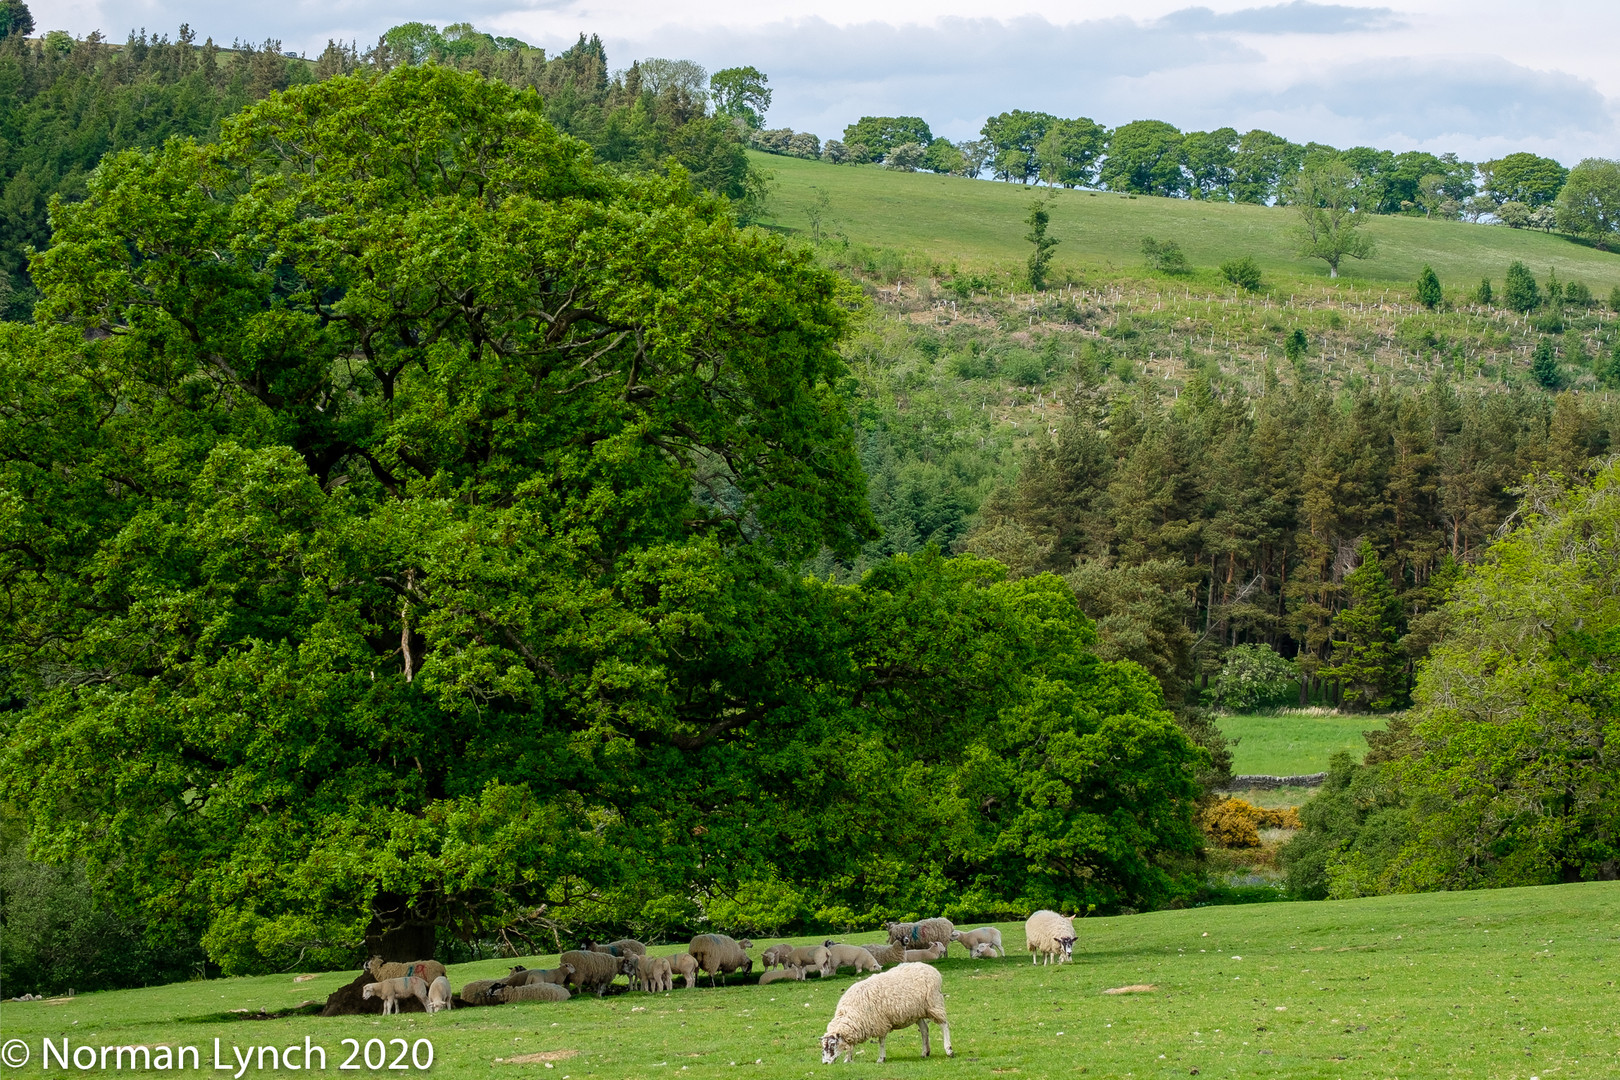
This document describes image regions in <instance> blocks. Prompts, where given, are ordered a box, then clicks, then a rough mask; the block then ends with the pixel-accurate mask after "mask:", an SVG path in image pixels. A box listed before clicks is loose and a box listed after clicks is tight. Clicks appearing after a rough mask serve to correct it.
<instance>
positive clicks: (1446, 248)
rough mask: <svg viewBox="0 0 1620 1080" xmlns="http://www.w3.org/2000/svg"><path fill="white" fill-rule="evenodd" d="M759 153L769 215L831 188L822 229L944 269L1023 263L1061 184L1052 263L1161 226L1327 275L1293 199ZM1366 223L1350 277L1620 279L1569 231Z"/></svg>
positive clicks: (1159, 234) (1092, 259)
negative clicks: (1037, 185)
mask: <svg viewBox="0 0 1620 1080" xmlns="http://www.w3.org/2000/svg"><path fill="white" fill-rule="evenodd" d="M753 160H754V163H755V165H756V166H757V167H759V168H761V169H764V170H766V171H768V172H770V173H771V174H772V176H773V178H774V183H775V189H774V191H773V193H772V195H771V200H770V204H769V207H768V214H767V216H766V218H765V219H764V223H765V224H768V225H772V226H775V227H778V228H784V229H792V230H796V231H808V230H809V229H810V218H809V216H807V214H806V210H807V208H810V207H813V206H815V205H816V203H817V200H818V196H820V195H822V194H825V196H826V198H827V203H826V209H825V211H824V217H823V220H822V224H821V228H822V229H823V231H827V232H842V233H844V234H845V235H847V236H849V237H850V238H851V239H855V240H859V241H861V242H864V243H869V244H876V245H880V246H884V247H890V248H895V249H899V250H902V251H905V252H909V253H913V254H916V255H918V256H922V257H925V258H927V259H930V260H933V261H934V262H937V263H938V264H940V266H941V267H944V268H949V267H950V266H951V265H952V264H955V265H956V266H958V267H960V268H961V269H963V270H968V269H983V268H992V267H1000V266H1003V265H1011V264H1021V263H1022V262H1023V260H1024V258H1025V256H1026V255H1027V254H1028V250H1029V245H1028V244H1027V243H1026V242H1025V240H1024V234H1025V233H1026V232H1027V231H1028V226H1027V225H1025V224H1024V221H1023V219H1024V217H1025V216H1026V215H1027V214H1028V213H1029V203H1030V200H1031V199H1032V198H1034V197H1035V196H1036V195H1037V194H1051V196H1052V198H1053V207H1052V224H1051V229H1050V232H1051V235H1053V236H1055V237H1057V238H1058V239H1059V240H1060V241H1061V244H1060V246H1059V247H1058V248H1057V253H1056V259H1055V262H1054V267H1055V268H1056V269H1057V270H1058V272H1059V273H1062V272H1063V271H1064V270H1065V269H1068V270H1071V271H1080V270H1087V269H1095V268H1106V267H1110V266H1112V267H1114V268H1126V267H1131V268H1134V267H1138V266H1140V265H1141V263H1142V238H1143V237H1144V236H1153V237H1156V238H1158V239H1160V240H1175V241H1177V242H1178V243H1179V244H1180V245H1181V247H1182V249H1183V250H1184V251H1185V252H1186V253H1187V256H1188V258H1189V259H1190V260H1191V261H1192V263H1193V264H1194V265H1195V266H1205V267H1209V266H1215V265H1217V264H1219V263H1221V262H1223V261H1225V260H1227V259H1231V258H1235V257H1237V256H1241V255H1251V256H1253V257H1254V259H1255V261H1256V262H1258V263H1259V264H1260V265H1261V267H1262V268H1264V269H1265V270H1266V271H1268V272H1269V273H1270V274H1272V275H1274V276H1279V277H1283V278H1287V279H1300V280H1315V279H1326V277H1327V268H1326V266H1325V264H1323V263H1321V262H1320V261H1313V260H1306V259H1301V258H1298V257H1297V256H1295V255H1294V254H1293V252H1292V249H1291V245H1290V243H1289V241H1288V237H1287V235H1286V231H1287V229H1288V228H1289V226H1291V225H1292V224H1293V218H1292V216H1291V215H1290V214H1289V212H1288V211H1287V210H1286V209H1278V208H1274V207H1265V206H1249V205H1233V204H1227V203H1202V202H1192V201H1189V200H1185V199H1163V198H1155V197H1150V196H1145V195H1144V196H1140V197H1137V196H1122V195H1118V194H1113V193H1108V192H1083V191H1065V190H1062V189H1056V190H1049V189H1046V188H1041V189H1038V190H1037V189H1032V188H1028V187H1025V186H1023V185H1019V184H1002V183H994V182H990V181H984V180H967V179H963V178H961V177H956V176H936V175H934V174H932V173H901V172H893V171H890V170H888V169H884V168H882V167H880V166H875V165H869V166H859V167H852V166H847V165H844V166H839V165H828V164H824V163H822V162H816V161H805V160H802V159H800V158H789V157H777V156H774V155H768V154H755V155H753ZM1366 230H1367V232H1368V234H1369V235H1370V236H1372V237H1373V238H1374V239H1375V240H1376V241H1377V244H1378V252H1377V255H1376V256H1375V257H1374V258H1372V259H1369V260H1366V261H1364V262H1356V261H1354V260H1346V264H1345V266H1344V267H1343V268H1342V269H1341V274H1342V275H1343V276H1344V277H1345V278H1347V279H1349V280H1350V281H1360V282H1363V283H1374V282H1377V283H1391V284H1399V285H1403V286H1406V287H1410V285H1411V283H1412V282H1414V281H1416V279H1417V275H1418V272H1419V271H1420V270H1421V269H1422V268H1423V265H1424V264H1425V263H1428V264H1430V265H1432V266H1433V267H1434V269H1435V272H1436V273H1437V274H1439V275H1440V279H1441V281H1442V282H1443V283H1444V284H1445V285H1446V286H1447V288H1448V289H1452V288H1455V289H1463V288H1468V289H1472V288H1473V287H1474V286H1476V285H1478V284H1479V280H1480V278H1481V277H1484V276H1487V275H1488V276H1490V277H1491V278H1492V279H1493V280H1494V282H1495V284H1496V287H1497V288H1498V289H1500V287H1501V283H1502V273H1503V271H1504V270H1505V269H1506V268H1507V265H1508V263H1509V262H1511V261H1513V260H1514V259H1520V260H1522V261H1523V262H1524V263H1525V264H1526V265H1527V266H1529V267H1530V268H1531V269H1532V270H1533V271H1534V272H1535V273H1536V275H1537V276H1538V277H1542V276H1545V275H1546V274H1547V272H1548V270H1549V269H1552V270H1556V271H1557V273H1558V277H1559V278H1560V279H1561V280H1564V281H1568V280H1570V279H1572V278H1573V279H1576V280H1580V281H1582V282H1584V283H1585V284H1586V285H1587V286H1588V287H1590V288H1591V289H1592V291H1593V292H1594V293H1595V294H1598V295H1600V296H1605V297H1606V296H1607V295H1608V293H1609V290H1610V289H1611V288H1613V287H1614V286H1616V285H1620V254H1617V253H1615V252H1602V251H1597V250H1596V249H1594V248H1591V247H1588V246H1585V245H1583V244H1579V243H1576V242H1574V241H1571V240H1569V239H1566V238H1564V237H1561V236H1553V235H1549V234H1547V233H1542V232H1533V231H1531V230H1528V229H1507V228H1500V227H1486V226H1480V225H1470V224H1466V223H1463V222H1454V221H1428V220H1425V219H1422V218H1411V217H1374V218H1372V219H1371V220H1370V221H1369V222H1368V224H1367V226H1366Z"/></svg>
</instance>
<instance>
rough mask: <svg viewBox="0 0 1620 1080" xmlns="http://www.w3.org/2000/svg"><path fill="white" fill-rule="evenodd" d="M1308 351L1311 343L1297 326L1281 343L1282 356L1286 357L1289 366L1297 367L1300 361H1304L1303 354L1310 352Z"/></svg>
mask: <svg viewBox="0 0 1620 1080" xmlns="http://www.w3.org/2000/svg"><path fill="white" fill-rule="evenodd" d="M1310 349H1311V343H1310V341H1309V340H1307V339H1306V337H1305V331H1303V330H1301V329H1300V328H1299V327H1297V326H1296V327H1294V329H1293V331H1292V332H1290V333H1289V335H1288V337H1287V338H1286V339H1285V340H1284V341H1283V355H1284V356H1286V357H1288V362H1289V363H1291V364H1295V365H1298V364H1299V362H1300V361H1301V360H1303V359H1305V354H1306V353H1308V352H1310Z"/></svg>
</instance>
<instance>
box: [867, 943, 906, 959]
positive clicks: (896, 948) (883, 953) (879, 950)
mask: <svg viewBox="0 0 1620 1080" xmlns="http://www.w3.org/2000/svg"><path fill="white" fill-rule="evenodd" d="M861 948H863V949H865V950H866V951H867V952H869V953H871V954H872V959H874V960H876V961H877V962H878V963H880V964H903V963H905V962H906V947H905V946H904V945H895V944H892V943H891V944H888V945H862V946H861Z"/></svg>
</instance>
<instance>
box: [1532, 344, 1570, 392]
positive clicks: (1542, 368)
mask: <svg viewBox="0 0 1620 1080" xmlns="http://www.w3.org/2000/svg"><path fill="white" fill-rule="evenodd" d="M1530 377H1531V378H1532V379H1534V380H1536V385H1537V386H1539V387H1541V388H1542V389H1543V390H1557V389H1558V387H1559V385H1560V384H1561V383H1562V382H1563V376H1562V375H1561V374H1560V373H1559V371H1558V357H1557V354H1556V353H1554V351H1553V343H1552V342H1551V341H1550V340H1548V339H1547V338H1542V339H1541V340H1540V341H1538V342H1536V350H1535V353H1534V354H1533V355H1532V356H1531V358H1530Z"/></svg>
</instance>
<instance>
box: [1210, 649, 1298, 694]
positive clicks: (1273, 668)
mask: <svg viewBox="0 0 1620 1080" xmlns="http://www.w3.org/2000/svg"><path fill="white" fill-rule="evenodd" d="M1293 686H1294V665H1293V664H1291V663H1289V662H1288V661H1287V660H1284V659H1283V658H1282V657H1280V656H1278V655H1277V653H1276V651H1275V650H1273V649H1272V647H1271V646H1270V645H1238V646H1235V647H1233V648H1231V649H1228V650H1227V652H1226V657H1225V660H1224V662H1223V663H1222V665H1221V673H1220V674H1219V675H1218V676H1216V678H1215V685H1214V686H1213V687H1212V690H1213V691H1214V694H1213V696H1214V699H1215V704H1217V705H1219V706H1220V707H1221V708H1223V709H1255V708H1263V707H1265V706H1267V705H1280V704H1282V703H1283V702H1284V701H1287V700H1288V697H1289V695H1290V694H1291V693H1293Z"/></svg>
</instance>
